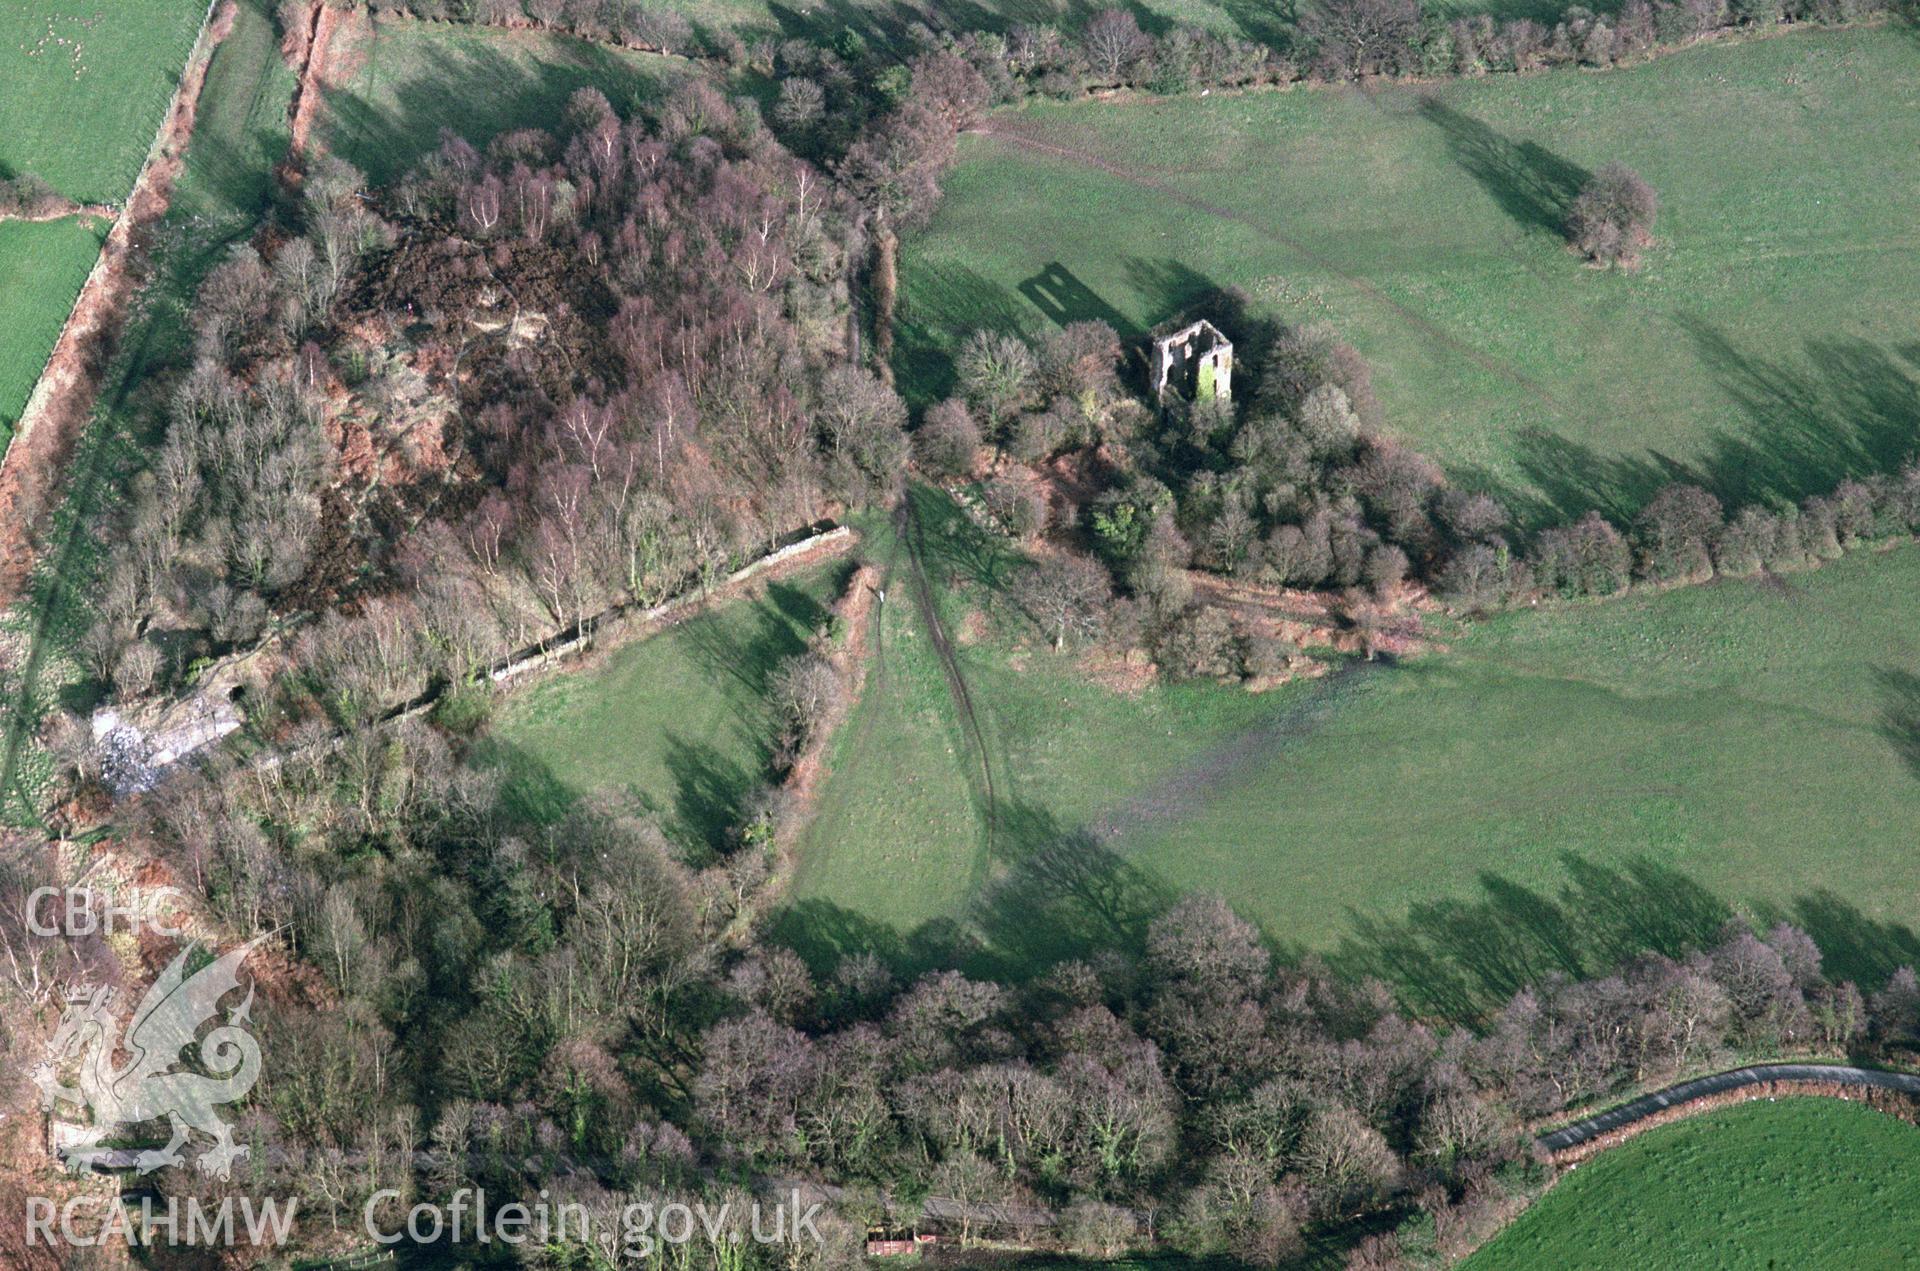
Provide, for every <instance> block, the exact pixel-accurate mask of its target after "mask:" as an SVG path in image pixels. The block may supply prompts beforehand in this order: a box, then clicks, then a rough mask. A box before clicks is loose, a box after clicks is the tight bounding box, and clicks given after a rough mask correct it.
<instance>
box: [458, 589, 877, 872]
mask: <svg viewBox="0 0 1920 1271" xmlns="http://www.w3.org/2000/svg"><path fill="white" fill-rule="evenodd" d="M846 574H847V568H846V567H845V566H844V565H832V566H826V567H823V568H821V569H818V570H814V571H812V572H809V573H806V574H802V575H800V576H798V577H796V578H793V579H791V580H788V581H784V582H774V583H770V584H768V586H767V587H766V589H765V591H764V592H763V593H762V594H760V595H758V596H756V597H754V598H753V599H750V600H742V601H738V602H729V603H726V604H723V605H719V606H716V607H714V608H712V609H709V610H707V611H706V612H704V613H702V614H700V615H698V616H697V617H694V618H691V619H688V620H687V621H685V622H682V623H680V624H678V625H676V626H674V627H672V628H670V629H668V630H666V631H664V632H662V633H660V634H659V635H656V636H652V637H649V638H647V639H644V640H637V641H634V642H633V643H630V644H627V645H625V646H623V647H621V648H619V649H616V650H614V651H613V652H612V653H610V654H608V655H607V656H606V658H605V660H604V661H602V662H600V663H599V664H597V665H595V666H594V667H592V668H591V669H589V670H583V671H579V672H576V673H572V674H567V675H554V676H549V677H546V678H544V679H542V680H541V681H540V682H539V683H537V684H533V685H530V686H528V687H527V688H525V689H522V690H519V691H517V692H515V693H513V694H511V695H510V696H509V697H508V698H507V699H506V702H505V704H504V706H503V707H502V708H501V710H500V713H499V717H498V719H497V720H496V722H495V725H494V727H493V729H492V731H491V733H490V734H489V735H488V738H487V741H486V742H485V743H484V744H485V745H486V747H487V748H488V749H489V751H490V752H491V754H492V757H493V758H494V759H495V760H496V761H497V762H499V763H500V764H501V765H502V766H503V768H504V770H505V771H506V772H507V773H508V774H509V777H510V780H511V785H510V787H509V790H510V794H511V796H512V797H513V798H515V799H516V800H518V801H519V804H520V807H521V810H522V811H523V812H524V813H526V814H528V815H529V816H531V817H534V818H536V819H543V820H550V819H552V818H553V816H554V815H556V814H558V813H561V812H564V810H565V809H566V808H567V807H568V806H570V805H571V804H572V803H573V802H574V801H575V800H577V799H580V798H583V797H589V798H599V799H610V800H612V801H614V803H615V804H617V805H618V804H625V805H628V806H632V807H637V808H640V809H644V810H647V811H650V812H652V813H654V814H655V815H657V816H658V817H659V819H660V821H661V824H662V826H663V827H664V828H665V829H666V831H667V833H668V834H669V836H670V837H672V838H673V839H674V840H675V841H676V842H679V843H681V844H682V845H683V846H685V847H687V848H689V849H692V850H694V851H696V852H697V851H701V850H704V849H706V848H708V847H715V846H719V845H720V844H721V842H722V839H723V835H724V834H725V831H726V830H727V829H728V828H729V827H730V826H731V825H732V824H734V823H735V821H736V816H735V814H736V813H737V812H738V810H739V807H740V801H741V799H742V798H743V797H744V796H745V795H746V794H747V792H748V791H749V790H751V789H752V788H753V787H754V786H756V785H758V784H760V783H762V782H764V781H765V780H766V779H767V765H768V762H769V760H770V759H771V757H772V754H773V740H774V739H773V723H772V719H771V716H770V715H769V714H768V712H767V708H766V705H765V692H766V683H767V677H768V675H770V674H771V673H772V672H773V670H774V668H775V667H776V666H778V665H779V663H780V661H781V660H782V659H784V658H786V657H788V656H790V655H792V654H794V653H798V652H800V651H801V650H802V649H804V648H805V647H806V642H807V638H808V636H810V635H811V634H812V633H813V632H814V631H815V630H817V629H818V628H819V627H820V626H821V625H822V624H823V623H824V622H825V621H826V620H827V615H828V609H829V607H830V606H831V605H832V603H833V601H834V599H835V598H836V597H837V596H838V594H839V591H840V588H841V586H842V584H843V583H844V581H845V578H846Z"/></svg>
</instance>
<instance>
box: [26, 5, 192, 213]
mask: <svg viewBox="0 0 1920 1271" xmlns="http://www.w3.org/2000/svg"><path fill="white" fill-rule="evenodd" d="M206 11H207V6H206V2H205V0H139V3H137V4H104V3H101V2H100V0H34V3H31V4H27V3H15V4H9V5H5V6H0V176H5V175H14V174H17V173H21V172H31V173H34V174H36V175H38V176H39V177H40V178H41V179H43V180H45V181H47V182H48V183H50V184H51V185H52V186H53V187H54V188H55V189H57V190H59V191H60V192H61V193H62V194H64V195H66V196H67V197H68V198H71V199H74V200H76V201H78V202H81V203H111V202H118V201H119V200H120V199H122V198H124V197H125V196H126V193H127V191H128V190H129V189H131V188H132V187H133V178H134V175H135V174H136V173H137V172H139V170H140V164H141V162H142V161H143V160H144V159H145V158H146V156H147V149H148V147H149V146H151V145H152V144H153V135H154V131H155V130H156V129H157V128H159V126H160V119H161V116H162V115H163V114H164V113H165V111H166V107H167V102H168V101H170V100H171V99H172V97H173V90H174V87H175V85H176V84H177V83H178V82H179V79H180V68H181V67H182V66H183V65H185V64H186V60H187V51H188V50H189V49H191V48H192V47H193V39H194V36H195V34H196V33H197V32H198V31H199V29H200V20H201V18H202V17H203V16H204V15H205V13H206Z"/></svg>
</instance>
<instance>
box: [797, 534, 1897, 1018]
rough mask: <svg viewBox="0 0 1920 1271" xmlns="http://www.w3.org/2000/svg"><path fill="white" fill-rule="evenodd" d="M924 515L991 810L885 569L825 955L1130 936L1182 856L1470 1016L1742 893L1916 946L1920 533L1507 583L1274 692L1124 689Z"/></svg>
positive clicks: (1747, 901)
mask: <svg viewBox="0 0 1920 1271" xmlns="http://www.w3.org/2000/svg"><path fill="white" fill-rule="evenodd" d="M924 497H925V496H923V498H924ZM929 519H930V520H933V518H929ZM934 523H935V524H937V523H938V522H937V520H935V521H934ZM929 539H930V542H931V546H930V548H929V563H930V566H931V567H932V568H933V569H934V571H935V588H934V589H935V591H936V593H938V594H939V595H940V596H941V597H942V601H941V603H942V605H943V608H944V610H945V611H946V617H947V621H948V622H949V624H950V625H952V626H955V627H958V626H959V625H960V621H961V618H962V616H963V615H964V614H965V613H966V611H967V610H969V609H971V608H983V609H985V610H986V612H987V613H988V616H989V619H990V622H989V624H988V625H989V626H990V628H993V629H994V631H995V634H991V635H989V637H988V638H985V639H982V640H980V641H978V642H977V643H975V644H971V645H962V646H961V647H960V648H959V650H958V659H959V662H960V665H961V667H962V669H963V671H964V673H965V676H966V678H967V680H968V683H969V686H970V689H971V693H972V697H973V699H974V701H975V704H976V709H977V712H978V714H979V716H980V718H981V720H982V725H981V732H982V734H983V737H984V740H985V742H986V748H987V750H988V753H989V758H990V760H991V764H990V767H991V770H992V772H993V777H994V782H995V787H996V789H995V798H996V801H997V802H996V807H997V810H998V818H997V819H998V826H997V829H996V831H995V834H994V838H995V841H994V843H993V844H992V846H991V847H989V845H988V843H987V837H988V835H987V829H986V825H987V820H988V818H987V807H988V803H987V799H986V796H985V792H984V789H983V786H984V778H983V777H982V775H981V772H980V762H979V759H978V757H977V754H976V752H975V751H974V749H973V748H972V744H971V740H970V737H969V735H968V733H967V732H966V730H965V729H964V727H963V725H962V722H961V719H960V717H959V714H958V712H957V711H956V709H955V707H954V705H953V703H952V700H951V697H950V696H949V694H948V691H947V687H946V683H945V680H944V676H943V674H942V672H941V669H940V667H939V665H938V663H937V661H936V660H935V659H934V658H933V657H932V656H931V654H930V653H929V652H928V649H927V645H926V637H925V633H924V631H923V630H922V629H921V628H920V623H919V619H918V616H917V615H916V614H915V613H914V612H913V611H912V609H911V607H910V605H909V604H906V603H899V602H898V601H894V600H890V602H889V605H888V607H887V610H886V613H885V616H884V618H883V620H882V621H883V632H884V644H883V648H884V656H885V665H884V669H883V670H882V671H881V672H879V674H878V678H876V680H875V681H874V687H873V688H872V689H871V690H870V691H869V693H868V695H867V697H866V699H865V700H863V702H862V704H861V706H860V708H859V710H858V711H857V712H856V714H855V717H854V719H853V721H852V722H851V723H850V724H849V726H848V727H847V729H846V730H845V732H844V733H843V735H842V737H841V739H840V741H839V743H838V745H837V747H836V750H835V754H834V759H833V770H832V776H831V778H830V780H829V782H828V783H827V785H826V788H825V790H824V792H823V794H822V797H821V802H820V810H819V815H818V817H817V819H816V820H815V822H814V824H813V827H812V831H811V833H810V835H809V837H808V839H807V842H806V844H805V846H804V848H803V851H802V857H801V866H800V871H799V876H798V878H797V880H796V886H795V891H794V896H795V901H796V903H795V906H794V908H793V910H792V911H791V913H790V915H789V920H788V934H789V937H790V938H791V939H792V940H793V941H794V943H795V944H796V945H798V946H800V947H802V948H808V949H810V950H811V951H813V952H817V953H818V954H819V955H820V956H821V958H823V959H824V958H826V957H828V956H830V955H831V954H832V953H834V952H844V951H846V950H847V949H850V948H858V947H868V948H877V949H882V950H884V951H886V952H888V953H889V954H890V955H891V956H896V957H898V958H900V959H902V960H904V961H907V962H920V963H925V962H930V961H938V960H943V959H954V958H958V959H959V960H962V961H969V963H970V964H971V965H976V966H979V967H982V968H990V969H995V970H1003V971H1004V970H1009V969H1011V970H1013V971H1015V972H1018V971H1019V970H1021V969H1026V970H1031V969H1032V968H1034V967H1037V966H1044V965H1045V964H1046V963H1047V962H1049V961H1052V960H1054V959H1056V958H1057V957H1060V956H1064V955H1068V954H1072V953H1075V952H1084V951H1086V950H1088V949H1090V948H1092V947H1095V946H1097V945H1098V944H1099V943H1101V942H1102V941H1103V940H1110V939H1118V940H1120V941H1121V942H1122V943H1125V942H1127V941H1130V940H1134V939H1137V938H1138V936H1139V934H1140V931H1141V929H1142V926H1143V924H1144V922H1145V921H1146V920H1147V918H1148V917H1150V916H1151V914H1152V913H1153V912H1155V911H1156V910H1157V908H1158V907H1159V906H1161V905H1163V904H1165V903H1166V902H1167V900H1168V899H1169V898H1171V897H1173V896H1176V895H1178V894H1180V893H1181V892H1183V891H1186V890H1189V889H1210V890H1215V891H1219V892H1221V893H1223V894H1224V895H1226V896H1228V897H1229V898H1230V899H1231V900H1232V902H1233V903H1234V905H1235V906H1236V907H1237V908H1238V909H1240V910H1241V911H1242V912H1243V913H1244V914H1245V915H1246V916H1247V917H1249V918H1252V919H1254V920H1256V921H1258V922H1259V923H1260V924H1261V925H1262V926H1263V927H1264V928H1265V929H1266V930H1267V931H1268V932H1269V933H1270V934H1271V935H1272V937H1273V938H1274V939H1275V940H1276V942H1277V943H1279V944H1280V945H1282V946H1283V947H1286V948H1290V949H1316V950H1320V951H1323V952H1326V953H1329V954H1331V955H1333V956H1334V957H1335V958H1336V959H1337V960H1339V961H1341V962H1342V963H1344V964H1346V965H1349V966H1351V967H1353V968H1354V969H1356V970H1360V971H1365V972H1369V973H1374V974H1379V975H1381V976H1383V977H1385V978H1387V979H1389V980H1391V981H1392V982H1394V983H1396V984H1397V985H1398V986H1399V987H1400V988H1401V989H1402V991H1403V993H1405V994H1406V995H1407V997H1408V1000H1409V1001H1410V1002H1411V1003H1413V1004H1415V1005H1416V1006H1418V1007H1420V1008H1422V1009H1430V1010H1433V1011H1436V1012H1442V1013H1449V1014H1458V1015H1471V1014H1472V1013H1474V1012H1476V1011H1477V1010H1479V1009H1481V1008H1483V1007H1485V1006H1486V1005H1488V1004H1489V1003H1491V1002H1493V1001H1497V1000H1500V999H1501V998H1504V997H1505V996H1506V995H1507V994H1509V993H1511V992H1512V991H1513V990H1514V989H1516V988H1517V987H1519V986H1520V985H1521V984H1523V983H1525V982H1527V981H1528V980H1529V979H1531V978H1532V977H1534V976H1536V975H1539V974H1542V973H1545V972H1547V971H1550V970H1555V969H1560V970H1569V971H1579V970H1592V969H1595V968H1598V967H1601V966H1605V965H1609V964H1611V963H1612V962H1613V961H1615V960H1617V959H1618V958H1619V957H1621V956H1625V955H1627V954H1630V953H1632V952H1635V951H1638V950H1640V949H1644V948H1649V947H1651V948H1660V949H1668V950H1679V949H1681V948H1684V947H1687V946H1688V945H1689V944H1691V943H1697V942H1701V941H1706V940H1709V939H1711V937H1712V936H1713V934H1714V932H1715V930H1716V929H1717V928H1718V926H1719V925H1720V923H1721V922H1722V921H1724V920H1725V919H1726V918H1727V917H1729V916H1730V915H1731V914H1732V913H1733V912H1735V911H1736V910H1738V911H1743V912H1747V913H1749V914H1751V915H1753V916H1756V917H1761V918H1765V919H1769V920H1771V919H1773V918H1776V917H1783V918H1789V919H1792V920H1794V921H1796V922H1799V923H1801V924H1803V925H1805V926H1806V927H1807V928H1808V929H1809V930H1810V931H1812V932H1813V934H1814V935H1815V936H1816V938H1818V939H1819V940H1820V941H1821V943H1822V946H1823V947H1824V948H1826V950H1827V951H1828V954H1829V957H1830V958H1831V959H1832V960H1833V963H1834V965H1835V966H1837V967H1838V968H1840V969H1841V970H1842V972H1843V973H1845V974H1850V975H1855V976H1858V977H1860V978H1862V979H1863V981H1866V982H1868V983H1870V984H1875V985H1877V984H1878V983H1879V980H1880V978H1882V977H1884V975H1885V974H1886V973H1887V972H1888V971H1890V970H1891V969H1892V967H1893V966H1894V965H1896V964H1897V963H1898V962H1899V961H1902V960H1907V959H1912V958H1915V957H1920V940H1916V938H1915V936H1914V935H1913V933H1912V932H1911V931H1910V930H1909V929H1908V927H1907V926H1906V925H1905V924H1907V923H1909V922H1910V921H1911V918H1910V911H1909V910H1908V909H1907V908H1906V907H1905V905H1904V902H1903V901H1902V899H1901V898H1902V897H1905V896H1910V895H1912V894H1913V893H1914V891H1915V890H1916V889H1920V861H1916V860H1915V858H1914V856H1913V853H1912V852H1911V850H1910V847H1911V843H1912V826H1913V825H1914V824H1915V822H1916V819H1917V818H1920V637H1916V636H1915V635H1914V634H1913V630H1912V623H1911V618H1912V613H1913V605H1912V597H1913V596H1914V595H1915V594H1917V593H1920V548H1913V547H1908V548H1902V549H1899V550H1896V551H1894V552H1890V553H1885V554H1877V555H1873V554H1868V555H1855V556H1851V557H1848V558H1847V559H1845V560H1842V561H1839V562H1836V563H1834V564H1831V565H1828V566H1826V567H1825V568H1823V569H1820V570H1818V571H1813V572H1809V573H1803V574H1798V575H1794V576H1791V577H1790V578H1787V579H1783V580H1779V581H1777V582H1774V583H1767V584H1763V583H1760V582H1731V581H1729V582H1721V583H1718V584H1715V585H1712V586H1708V587H1700V588H1692V589H1687V590H1682V591H1675V592H1669V593H1665V594H1654V595H1635V596H1632V597H1629V598H1627V599H1624V600H1621V601H1616V602H1612V603H1608V604H1601V605H1584V606H1578V607H1564V608H1556V609H1550V610H1547V611H1542V612H1523V613H1515V614H1510V615H1507V616H1504V617H1500V618H1496V619H1492V620H1489V621H1486V622H1483V623H1479V624H1476V625H1474V626H1472V627H1470V628H1465V629H1461V630H1457V631H1451V630H1450V631H1446V632H1443V633H1442V635H1443V639H1444V641H1445V646H1446V647H1445V649H1444V651H1440V652H1435V653H1432V654H1429V655H1427V656H1425V657H1422V658H1419V659H1415V660H1413V661H1411V662H1408V663H1405V664H1403V665H1400V666H1397V667H1388V666H1385V665H1384V664H1380V665H1374V666H1366V665H1350V666H1349V667H1347V668H1346V669H1345V670H1344V671H1340V672H1337V673H1336V674H1335V675H1333V676H1331V677H1328V678H1327V679H1323V680H1319V681H1313V682H1308V683H1304V684H1295V685H1290V686H1287V687H1286V688H1283V689H1281V690H1279V691H1277V692H1274V693H1271V694H1267V695H1262V696H1257V697H1256V696H1250V695H1248V694H1246V693H1245V692H1243V691H1241V690H1239V689H1237V688H1221V687H1217V686H1213V685H1210V684H1209V685H1184V686H1175V687H1165V686H1157V687H1154V688H1151V689H1149V690H1148V691H1147V692H1145V693H1144V694H1143V695H1141V696H1140V697H1138V698H1130V697H1125V696H1121V695H1118V694H1115V693H1113V692H1111V691H1109V690H1107V689H1105V688H1102V687H1099V686H1097V685H1095V684H1093V683H1091V682H1090V681H1088V680H1087V679H1086V678H1085V677H1084V676H1083V675H1082V674H1080V673H1079V672H1078V671H1075V670H1073V669H1070V668H1069V667H1068V666H1067V665H1065V664H1063V663H1062V662H1061V661H1058V660H1055V659H1054V658H1053V657H1052V655H1050V654H1049V653H1047V652H1046V651H1045V650H1044V649H1032V648H1027V649H1021V648H1017V647H1016V644H1015V641H1014V640H1012V639H1009V638H1007V637H1008V636H1013V635H1017V634H1018V633H1019V630H1020V628H1019V626H1018V625H1017V622H1016V620H1014V619H1012V618H1011V616H1010V615H1007V612H1006V602H1005V601H1004V600H1003V599H1002V600H999V601H997V602H996V601H994V600H993V599H992V592H991V589H990V587H989V586H988V585H987V584H986V583H984V582H982V581H981V580H982V579H983V578H991V577H992V576H993V574H994V572H995V571H996V570H997V571H1000V573H1001V574H1004V572H1005V571H1006V569H1007V566H1006V564H1005V563H1004V562H1001V563H997V564H996V563H991V562H990V563H989V564H986V565H982V564H980V559H981V556H982V554H981V553H979V552H975V551H973V550H971V549H963V548H961V547H960V546H958V544H962V543H965V542H966V541H967V540H966V538H965V536H959V537H957V538H956V539H955V540H953V541H954V544H955V546H952V547H950V548H948V549H946V550H945V559H944V560H943V559H942V549H941V548H940V544H941V542H942V534H941V532H940V531H939V530H938V529H937V528H936V529H932V530H930V531H929ZM896 593H897V594H899V595H902V596H904V595H906V594H908V592H907V585H906V582H905V579H904V576H903V574H902V572H901V567H899V566H896V568H895V581H894V584H893V588H892V590H891V591H890V596H891V595H894V594H896ZM996 603H997V605H998V606H999V608H998V609H997V610H996V609H995V608H994V607H993V606H994V605H995V604H996ZM996 613H997V614H999V615H1002V616H1003V617H1005V621H991V620H992V619H994V617H995V614H996ZM1088 827H1092V828H1096V829H1098V830H1100V832H1101V837H1099V838H1098V839H1089V838H1088V837H1086V836H1085V835H1082V834H1079V833H1077V831H1080V830H1083V829H1086V828H1088Z"/></svg>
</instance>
